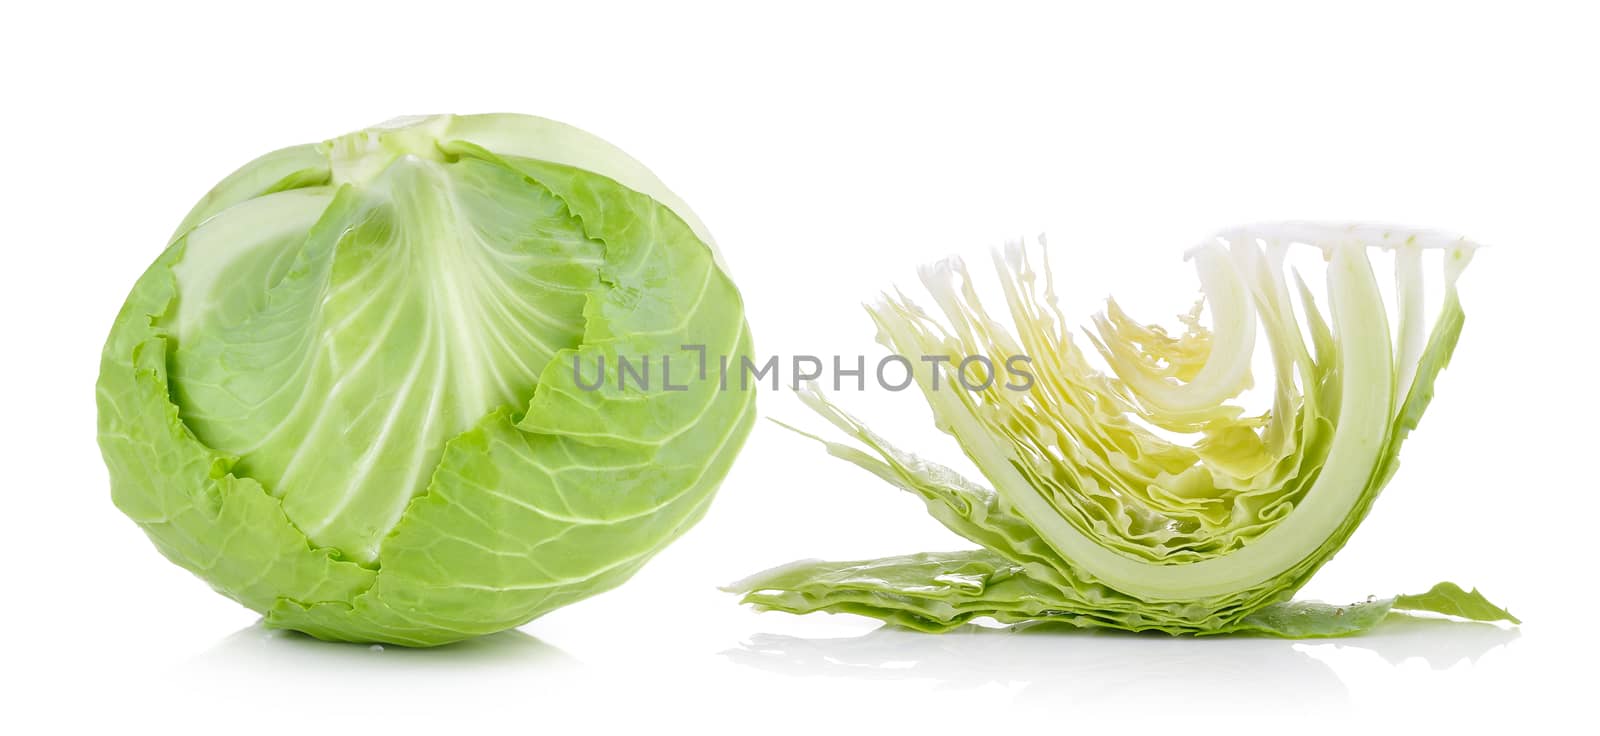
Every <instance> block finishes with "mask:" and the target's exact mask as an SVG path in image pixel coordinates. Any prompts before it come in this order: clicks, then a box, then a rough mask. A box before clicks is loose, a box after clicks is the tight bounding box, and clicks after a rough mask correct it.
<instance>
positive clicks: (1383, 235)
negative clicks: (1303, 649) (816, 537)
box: [730, 224, 1516, 637]
mask: <svg viewBox="0 0 1600 736" xmlns="http://www.w3.org/2000/svg"><path fill="white" fill-rule="evenodd" d="M1294 243H1300V244H1309V245H1313V246H1316V247H1318V248H1320V249H1321V250H1322V253H1323V255H1324V257H1325V259H1326V261H1327V270H1326V281H1327V293H1328V297H1329V299H1328V311H1329V315H1328V317H1327V318H1325V317H1324V316H1323V313H1322V311H1321V308H1320V307H1318V305H1317V303H1316V301H1315V300H1314V298H1313V295H1312V292H1311V290H1310V288H1308V286H1307V284H1306V283H1305V281H1304V280H1302V279H1301V278H1300V277H1299V275H1298V273H1297V272H1294V271H1293V269H1290V268H1288V266H1287V265H1286V255H1287V253H1288V251H1289V248H1290V246H1291V245H1292V244H1294ZM1371 247H1382V248H1386V249H1388V250H1390V251H1392V252H1393V256H1394V263H1395V267H1394V268H1395V278H1396V281H1395V284H1396V289H1395V291H1396V294H1397V299H1396V301H1397V302H1398V306H1397V310H1398V313H1399V319H1398V325H1397V329H1395V330H1393V332H1392V333H1391V329H1390V322H1389V316H1388V313H1387V312H1388V310H1387V309H1386V308H1385V305H1384V300H1383V297H1382V295H1381V292H1380V289H1379V285H1378V280H1377V277H1376V276H1375V275H1374V271H1373V267H1372V265H1371V262H1370V260H1369V258H1368V251H1369V249H1370V248H1371ZM1425 250H1436V251H1439V252H1440V253H1439V256H1440V258H1441V260H1442V262H1443V270H1444V279H1443V280H1444V298H1443V303H1442V306H1441V307H1440V308H1439V312H1438V316H1437V318H1436V319H1435V320H1434V321H1433V324H1432V327H1431V329H1430V328H1429V327H1428V325H1427V324H1425V323H1426V321H1427V317H1426V316H1425V312H1426V311H1427V310H1426V308H1425V304H1424V299H1423V282H1424V278H1423V262H1424V261H1423V257H1424V251H1425ZM1472 253H1473V247H1472V245H1471V244H1469V243H1467V242H1465V241H1462V240H1459V239H1453V238H1449V237H1445V236H1440V235H1436V234H1430V233H1422V232H1405V231H1398V230H1385V229H1378V228H1360V227H1334V226H1318V225H1309V224H1291V225H1280V226H1266V227H1262V228H1257V229H1247V230H1240V231H1231V232H1226V233H1223V234H1221V235H1220V236H1218V237H1217V238H1215V239H1213V240H1212V241H1210V242H1207V243H1205V244H1202V245H1201V246H1199V247H1197V248H1195V249H1194V250H1192V251H1191V252H1190V254H1189V258H1190V260H1191V261H1193V263H1194V265H1195V267H1196V269H1197V271H1198V273H1199V277H1200V282H1201V287H1202V292H1203V295H1204V298H1203V299H1202V301H1201V304H1197V305H1196V308H1195V310H1194V311H1193V312H1191V313H1190V314H1189V315H1187V316H1185V318H1184V322H1185V323H1186V328H1185V330H1184V332H1183V334H1181V335H1176V336H1174V335H1172V334H1170V333H1168V332H1167V331H1165V330H1164V329H1162V328H1160V327H1154V326H1147V325H1144V324H1141V323H1139V322H1137V321H1135V320H1133V319H1132V318H1130V317H1129V316H1128V315H1127V314H1126V313H1125V312H1124V311H1123V310H1122V309H1121V308H1120V307H1119V306H1118V305H1117V303H1116V302H1115V301H1114V300H1113V301H1110V302H1109V303H1108V306H1107V309H1106V310H1105V311H1104V312H1103V313H1102V314H1100V315H1098V316H1097V317H1096V318H1095V320H1094V324H1095V328H1094V330H1093V332H1092V333H1091V334H1090V336H1089V340H1090V342H1091V343H1092V344H1093V346H1094V348H1095V350H1096V351H1097V352H1098V353H1099V355H1100V356H1101V357H1102V358H1103V359H1104V362H1105V364H1106V365H1107V366H1109V369H1110V370H1109V373H1108V372H1106V371H1103V370H1100V369H1097V368H1096V367H1095V366H1094V365H1092V364H1091V363H1090V361H1089V360H1088V358H1087V356H1086V355H1085V353H1084V352H1083V351H1082V350H1080V349H1079V347H1078V346H1077V345H1076V344H1075V343H1074V342H1073V340H1072V337H1071V336H1070V335H1069V333H1068V332H1067V323H1066V320H1065V318H1064V317H1063V316H1062V315H1061V313H1060V312H1059V311H1058V310H1057V308H1056V295H1055V291H1054V284H1053V282H1052V280H1051V278H1050V274H1049V267H1048V263H1046V264H1044V268H1043V271H1044V273H1043V276H1042V278H1041V275H1040V274H1039V273H1038V272H1036V271H1035V269H1034V267H1033V265H1032V263H1030V259H1029V254H1028V250H1027V249H1025V248H1023V247H1021V245H1012V246H1009V247H1007V248H1006V249H1004V250H1003V251H1002V252H998V253H996V255H995V266H996V270H997V271H998V272H999V273H1000V278H1001V285H1002V287H1003V289H1004V293H1005V301H1006V308H1007V311H1008V312H1009V317H1010V322H1011V323H1012V324H1013V325H1014V326H1015V331H1013V330H1011V329H1008V328H1007V327H1006V326H1005V325H1004V324H1002V323H1001V322H1000V321H999V320H997V319H995V318H993V317H991V316H990V314H989V313H988V312H987V311H986V310H985V308H984V306H983V305H982V304H981V303H980V301H979V298H978V296H977V292H976V291H975V289H973V287H972V284H971V281H970V279H969V277H968V274H967V271H966V269H965V267H964V266H963V265H962V264H961V263H960V262H959V261H946V262H944V263H940V264H937V265H935V266H931V267H928V268H925V269H923V270H922V272H921V276H922V280H923V282H924V284H925V285H926V287H927V288H928V290H929V292H930V293H931V294H932V295H933V297H934V299H935V301H936V302H937V305H938V307H939V310H940V311H941V312H942V313H943V316H944V318H945V319H944V321H943V322H941V321H940V320H938V319H935V318H934V317H933V316H930V315H929V314H928V313H926V312H924V311H922V310H921V309H919V308H918V307H917V306H916V305H915V304H913V303H911V302H910V301H909V300H908V299H907V298H905V297H904V296H898V295H897V296H887V297H885V298H884V299H883V300H882V301H881V302H879V303H878V304H876V305H875V306H873V307H871V308H870V312H871V314H872V317H873V319H874V320H875V321H876V323H877V326H878V329H879V335H880V339H881V340H882V341H883V342H884V343H885V344H886V345H887V346H888V347H890V348H891V349H892V350H894V351H895V352H896V353H898V354H900V355H903V356H946V357H947V358H948V360H946V361H944V362H943V364H942V366H940V365H938V364H936V363H934V362H931V361H927V360H924V361H920V362H918V363H917V365H918V366H919V368H920V369H919V371H918V373H917V380H918V383H919V384H920V386H921V388H922V389H923V394H924V396H926V398H927V400H928V402H929V404H930V405H931V406H932V408H933V412H934V415H935V418H936V420H937V422H938V425H939V427H940V428H941V429H943V430H944V431H946V432H948V433H949V434H951V435H953V436H954V437H955V438H956V439H957V440H958V441H959V442H960V444H961V446H962V447H963V448H964V449H965V451H966V454H967V456H968V457H969V458H970V459H971V460H972V462H973V463H974V464H975V465H976V467H977V468H978V469H979V471H980V472H982V473H983V474H984V476H986V477H987V478H988V480H989V481H990V482H991V483H992V484H993V489H992V490H991V489H990V488H986V487H983V486H980V485H978V484H976V483H973V482H971V481H968V480H966V479H965V478H963V477H961V476H960V475H958V474H957V473H955V472H954V471H952V470H950V469H948V468H945V467H941V466H939V465H935V464H932V463H928V462H925V461H923V460H921V459H919V458H917V457H914V456H912V455H908V454H906V453H904V452H901V451H899V450H897V449H895V448H894V447H892V446H891V445H889V444H888V443H887V442H885V441H884V440H883V439H882V438H880V437H879V436H877V435H876V434H874V433H872V432H871V431H870V430H868V429H867V428H866V427H865V426H863V425H862V424H861V423H860V422H858V421H856V420H855V419H854V418H852V417H851V416H849V415H848V414H846V413H844V412H843V411H840V410H839V409H838V408H836V407H835V406H833V405H832V404H831V403H829V402H828V401H827V399H825V398H824V397H823V396H822V395H821V393H820V392H818V391H816V390H815V389H810V390H807V391H804V392H802V398H803V399H805V401H806V402H807V403H808V404H809V405H810V406H811V407H812V408H813V409H815V410H816V411H817V412H818V413H820V414H821V415H822V416H823V417H825V418H827V419H828V420H829V421H830V422H831V423H832V424H834V425H835V426H837V427H838V428H839V429H840V430H842V431H843V432H844V433H846V434H847V435H849V436H850V437H852V438H854V439H855V440H856V441H858V442H859V443H860V444H861V445H864V446H865V447H866V448H868V449H870V451H871V452H867V451H864V450H862V449H860V448H859V447H857V446H853V445H846V444H840V443H835V442H829V441H825V440H824V443H825V445H826V446H827V448H828V451H829V452H830V453H831V454H833V455H835V456H838V457H840V458H843V459H845V460H848V461H850V462H852V463H854V464H856V465H859V466H860V467H862V468H864V469H866V470H868V471H870V472H871V473H873V474H874V475H877V476H879V477H880V478H882V479H883V480H885V481H888V482H889V483H890V484H893V485H895V486H898V487H899V488H901V489H904V490H906V491H909V492H911V493H913V494H916V495H917V496H919V497H921V498H922V499H923V501H925V502H926V504H927V507H928V510H929V512H930V513H931V514H932V515H933V516H934V517H935V518H937V519H938V520H939V521H940V522H942V523H943V524H944V525H945V526H946V527H948V528H949V529H951V530H952V531H954V532H956V533H957V534H960V535H961V536H963V537H965V538H967V539H969V540H971V541H973V542H975V543H977V544H978V545H980V549H975V550H970V551H960V552H950V553H935V554H916V555H909V556H903V557H891V558H887V559H879V560H864V561H853V562H820V561H803V562H798V563H794V564H792V565H786V566H783V567H780V568H776V569H773V570H770V571H767V572H764V573H760V574H757V575H755V576H753V577H750V578H748V579H745V580H742V581H740V582H738V583H735V584H733V585H732V586H730V590H733V591H735V592H739V593H743V594H744V600H745V601H746V602H749V603H752V604H755V605H756V606H757V607H759V608H762V609H772V610H780V611H788V612H792V613H806V612H811V611H831V612H847V613H857V614H862V615H866V616H872V617H876V618H879V619H882V620H884V621H888V622H891V623H894V624H897V625H901V626H906V627H910V628H913V629H919V630H923V631H944V630H948V629H950V628H953V627H955V626H958V625H960V624H962V623H964V622H967V621H969V620H971V619H974V618H979V617H988V618H992V619H995V620H998V621H1000V622H1006V623H1009V622H1021V621H1028V620H1035V619H1049V620H1057V621H1062V622H1066V623H1070V624H1074V625H1078V626H1083V627H1105V628H1115V629H1126V630H1132V631H1143V630H1159V631H1166V632H1170V633H1173V634H1219V633H1227V632H1257V633H1264V634H1272V635H1279V636H1293V637H1312V636H1337V635H1342V634H1349V633H1354V632H1358V631H1362V630H1365V629H1367V628H1370V627H1371V626H1373V625H1374V624H1375V623H1377V622H1378V621H1379V620H1381V619H1383V618H1384V617H1385V616H1387V615H1389V614H1390V613H1391V612H1432V613H1440V614H1446V615H1450V616H1456V617H1461V618H1467V619H1474V620H1481V621H1491V620H1502V619H1503V620H1508V621H1513V622H1515V621H1516V619H1514V618H1512V617H1511V615H1510V614H1509V613H1507V612H1506V611H1504V610H1502V609H1500V608H1497V607H1495V606H1494V605H1492V604H1490V603H1489V602H1488V601H1487V600H1485V599H1484V598H1483V597H1482V596H1481V595H1480V594H1478V593H1477V591H1475V590H1474V591H1470V592H1468V591H1463V590H1462V589H1460V588H1458V587H1456V586H1455V585H1453V584H1450V583H1442V584H1440V585H1438V586H1436V587H1435V588H1433V589H1432V590H1431V591H1429V592H1428V593H1425V594H1421V595H1410V596H1405V595H1403V596H1398V597H1395V598H1389V599H1381V600H1379V599H1368V600H1367V601H1364V602H1358V603H1354V604H1351V605H1345V606H1339V605H1328V604H1322V603H1294V602H1290V599H1291V598H1292V596H1293V594H1294V593H1295V591H1297V590H1298V589H1300V588H1301V587H1302V586H1303V585H1304V584H1305V583H1306V581H1307V580H1308V579H1309V578H1310V577H1311V576H1312V574H1313V573H1315V572H1316V570H1317V569H1318V568H1319V567H1321V566H1322V565H1323V564H1324V563H1325V562H1327V561H1328V560H1329V559H1330V558H1331V557H1332V556H1333V554H1334V553H1335V552H1337V551H1338V550H1339V548H1340V547H1341V546H1342V545H1343V544H1344V543H1345V541H1346V540H1347V539H1349V538H1350V535H1351V533H1352V532H1353V531H1354V530H1355V528H1356V525H1357V524H1359V523H1360V522H1361V520H1362V518H1364V517H1365V516H1366V514H1367V511H1368V510H1369V509H1370V508H1371V506H1372V503H1373V501H1374V500H1375V499H1376V498H1377V496H1378V492H1379V490H1380V489H1382V487H1383V486H1384V484H1385V483H1386V482H1387V481H1388V480H1389V478H1390V477H1391V476H1392V475H1393V474H1394V472H1395V469H1396V466H1397V463H1398V457H1399V450H1400V445H1401V443H1402V442H1403V441H1404V440H1405V438H1406V435H1407V434H1408V433H1409V432H1410V431H1411V430H1412V429H1414V428H1415V427H1416V426H1417V422H1418V420H1419V419H1420V418H1421V416H1422V412H1423V409H1424V408H1426V406H1427V404H1428V401H1429V400H1430V399H1431V398H1432V397H1433V388H1434V380H1435V378H1436V377H1437V375H1438V374H1439V371H1440V370H1441V369H1442V368H1444V366H1445V363H1446V362H1447V361H1448V360H1449V358H1450V353H1451V351H1452V350H1453V348H1454V346H1455V344H1456V339H1457V337H1458V336H1459V334H1460V331H1461V326H1462V320H1463V315H1462V310H1461V304H1460V301H1459V299H1458V296H1457V290H1456V280H1457V277H1458V276H1459V275H1460V274H1461V271H1462V269H1464V268H1465V267H1466V265H1467V263H1468V261H1469V260H1470V259H1471V256H1472ZM1291 273H1293V274H1294V278H1293V285H1291V283H1290V278H1289V275H1290V274H1291ZM1041 282H1042V284H1041ZM1041 286H1042V290H1041ZM1202 306H1208V307H1209V309H1210V310H1211V320H1210V321H1211V325H1212V327H1211V329H1207V328H1206V327H1205V326H1204V325H1202V323H1201V321H1200V312H1201V307H1202ZM1258 333H1259V334H1260V335H1264V336H1265V338H1266V342H1267V346H1268V349H1269V350H1270V353H1271V364H1272V366H1273V370H1274V376H1273V385H1272V387H1273V394H1272V404H1271V408H1270V409H1269V410H1267V411H1265V412H1263V413H1259V414H1249V413H1246V412H1245V411H1244V409H1242V408H1241V407H1240V406H1239V404H1238V403H1237V402H1236V401H1234V399H1235V398H1236V397H1237V396H1238V395H1239V394H1240V393H1241V392H1242V391H1244V390H1245V389H1246V388H1248V387H1249V386H1250V385H1251V370H1250V369H1251V360H1252V356H1253V353H1254V348H1255V344H1256V340H1257V337H1258ZM966 356H988V358H989V360H990V365H995V366H998V365H1004V364H1005V362H1006V360H1007V359H1008V358H1010V357H1011V356H1029V357H1030V358H1031V363H1029V364H1028V367H1029V370H1030V371H1031V373H1032V374H1033V375H1034V376H1035V380H1033V381H1032V385H1031V386H1028V387H1027V388H1026V390H1013V389H1014V387H1017V386H1023V385H1025V384H1024V383H1023V382H1019V381H1010V380H1008V381H1005V382H1004V383H1002V381H999V380H995V381H992V382H990V385H989V386H988V387H987V388H984V389H983V390H976V391H971V390H966V389H964V388H960V387H958V386H957V384H956V381H957V379H958V376H957V374H956V371H957V370H959V368H960V364H961V362H962V360H963V358H964V357H966ZM978 365H981V363H980V364H978ZM971 367H972V366H970V365H969V370H970V369H971ZM938 370H942V371H944V374H943V377H944V378H945V381H944V382H943V383H944V385H943V386H942V387H940V386H939V381H938V379H939V378H940V377H941V374H940V373H938V372H936V371H938ZM968 382H969V383H971V384H974V385H976V386H978V387H982V384H983V381H982V380H979V379H977V378H969V381H968ZM1008 385H1009V387H1008Z"/></svg>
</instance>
